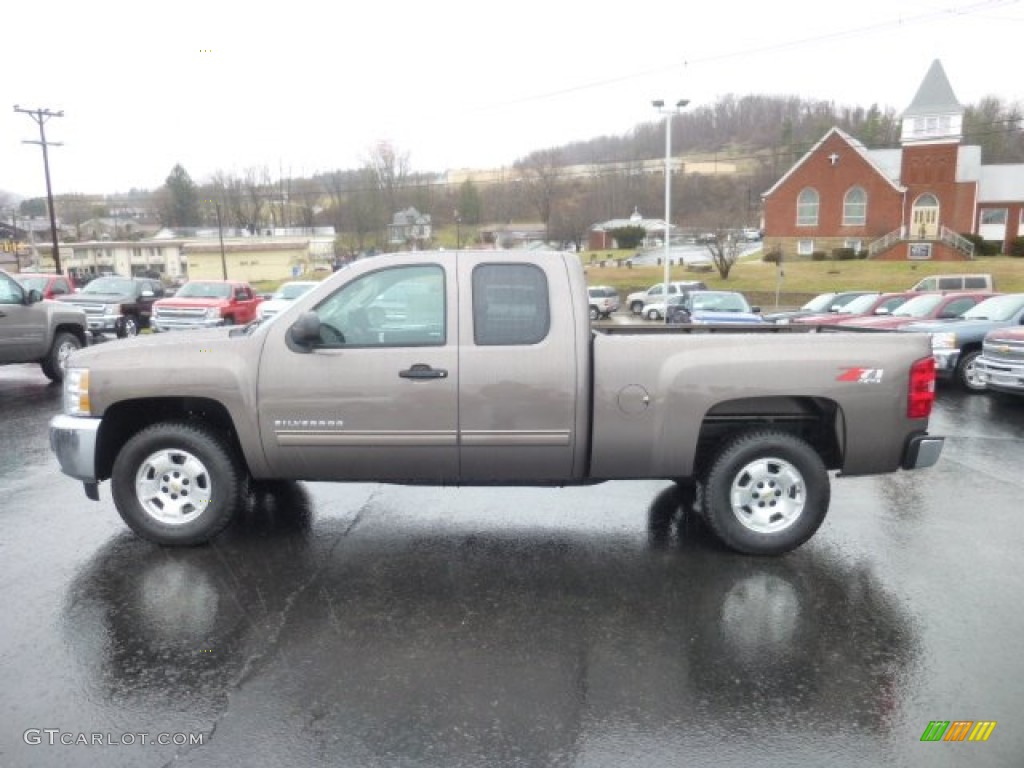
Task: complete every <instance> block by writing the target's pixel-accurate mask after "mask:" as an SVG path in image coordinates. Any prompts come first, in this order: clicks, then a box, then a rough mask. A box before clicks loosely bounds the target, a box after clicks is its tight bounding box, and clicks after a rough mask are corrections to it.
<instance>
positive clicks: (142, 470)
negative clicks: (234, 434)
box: [111, 422, 246, 547]
mask: <svg viewBox="0 0 1024 768" xmlns="http://www.w3.org/2000/svg"><path fill="white" fill-rule="evenodd" d="M111 490H112V492H113V497H114V505H115V506H116V507H117V511H118V513H119V514H120V515H121V518H122V519H123V520H124V521H125V523H126V524H127V525H128V527H129V528H131V529H132V530H133V531H135V533H137V534H138V535H139V536H141V537H142V538H144V539H148V540H149V541H153V542H156V543H157V544H162V545H164V546H171V547H188V546H194V545H196V544H203V543H205V542H207V541H209V540H210V539H212V538H213V537H214V536H216V535H217V534H218V533H220V532H221V531H222V530H223V529H224V528H225V527H226V526H227V524H228V523H229V522H231V519H232V517H233V516H234V515H235V512H236V511H237V509H238V508H239V505H240V503H241V502H242V501H243V499H244V496H245V490H246V488H245V473H244V472H243V471H242V469H241V468H240V466H239V462H238V460H237V458H236V456H235V454H234V451H233V450H232V449H231V448H230V447H229V446H228V444H227V442H226V441H225V440H224V439H223V438H221V437H220V436H218V435H217V434H215V433H214V432H212V431H210V430H208V429H206V428H204V427H199V426H196V425H193V424H187V423H184V422H166V423H161V424H154V425H152V426H150V427H147V428H146V429H144V430H142V431H141V432H139V433H138V434H136V435H135V436H134V437H132V438H131V439H130V440H129V441H128V442H127V443H125V444H124V446H123V447H122V448H121V450H120V452H119V453H118V454H117V459H115V461H114V469H113V472H112V473H111Z"/></svg>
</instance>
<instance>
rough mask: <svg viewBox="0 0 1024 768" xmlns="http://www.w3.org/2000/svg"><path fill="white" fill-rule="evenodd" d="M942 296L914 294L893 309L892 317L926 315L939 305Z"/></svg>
mask: <svg viewBox="0 0 1024 768" xmlns="http://www.w3.org/2000/svg"><path fill="white" fill-rule="evenodd" d="M941 301H942V296H938V295H935V296H915V297H914V298H912V299H910V300H908V301H907V302H906V303H905V304H902V305H901V306H899V307H898V308H897V309H895V310H893V313H892V316H893V317H928V315H930V314H931V313H932V311H933V310H934V309H935V308H936V307H937V306H939V303H940V302H941Z"/></svg>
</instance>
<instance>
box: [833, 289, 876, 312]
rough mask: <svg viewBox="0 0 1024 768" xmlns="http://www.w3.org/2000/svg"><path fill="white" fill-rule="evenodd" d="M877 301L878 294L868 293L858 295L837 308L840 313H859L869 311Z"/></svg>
mask: <svg viewBox="0 0 1024 768" xmlns="http://www.w3.org/2000/svg"><path fill="white" fill-rule="evenodd" d="M876 301H878V295H877V294H873V293H868V294H865V295H863V296H858V297H857V298H856V299H853V300H852V301H850V302H849V303H847V304H844V305H843V306H842V307H840V308H839V314H840V315H860V314H864V313H865V312H870V311H871V308H872V307H873V306H875V302H876Z"/></svg>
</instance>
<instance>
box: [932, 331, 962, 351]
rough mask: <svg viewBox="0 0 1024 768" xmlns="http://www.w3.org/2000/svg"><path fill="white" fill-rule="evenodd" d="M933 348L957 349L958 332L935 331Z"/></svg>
mask: <svg viewBox="0 0 1024 768" xmlns="http://www.w3.org/2000/svg"><path fill="white" fill-rule="evenodd" d="M932 349H956V334H955V333H933V334H932Z"/></svg>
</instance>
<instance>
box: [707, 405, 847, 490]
mask: <svg viewBox="0 0 1024 768" xmlns="http://www.w3.org/2000/svg"><path fill="white" fill-rule="evenodd" d="M843 424H844V420H843V415H842V411H841V409H840V408H839V405H838V404H837V403H836V402H835V401H834V400H828V399H826V398H817V397H757V398H743V399H739V400H729V401H726V402H723V403H719V404H718V405H716V406H714V407H713V408H712V409H711V410H709V411H708V412H707V414H705V416H704V421H703V423H702V424H701V428H700V436H699V437H698V439H697V458H696V465H695V466H694V471H695V473H696V474H701V473H703V471H704V470H705V469H706V466H705V463H706V462H707V461H708V460H709V459H710V458H712V457H713V456H715V455H716V454H717V453H718V449H719V447H720V446H721V445H722V444H723V443H724V442H725V441H726V440H729V439H730V438H732V437H733V436H735V435H737V434H740V433H743V432H749V431H750V430H752V429H757V428H765V427H770V428H772V429H777V430H780V431H782V432H787V433H789V434H791V435H794V436H796V437H799V438H801V439H802V440H805V441H806V442H808V443H809V444H810V445H811V446H813V448H814V449H815V450H816V451H817V452H818V455H819V456H821V460H822V461H823V462H824V463H825V466H826V467H827V468H828V469H839V468H840V467H841V466H842V461H843V448H842V446H843V444H844V434H843Z"/></svg>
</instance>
